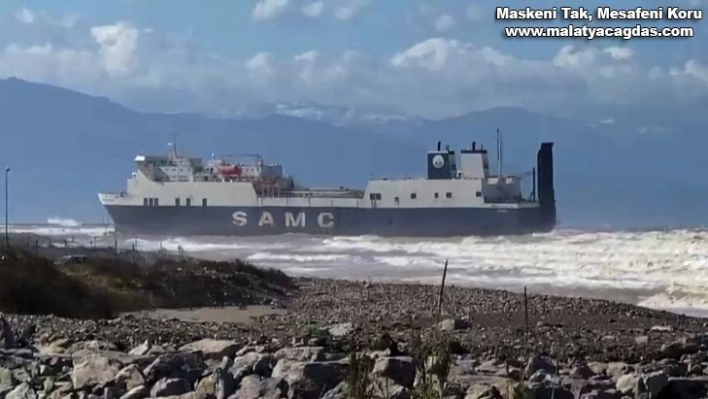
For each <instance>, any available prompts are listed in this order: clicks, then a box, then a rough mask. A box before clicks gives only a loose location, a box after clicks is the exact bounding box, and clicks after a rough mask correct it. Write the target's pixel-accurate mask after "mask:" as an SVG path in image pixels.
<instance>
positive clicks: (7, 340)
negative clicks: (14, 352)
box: [0, 316, 15, 349]
mask: <svg viewBox="0 0 708 399" xmlns="http://www.w3.org/2000/svg"><path fill="white" fill-rule="evenodd" d="M14 347H15V334H14V332H13V331H12V327H11V326H10V322H8V321H7V319H5V317H3V316H0V349H12V348H14Z"/></svg>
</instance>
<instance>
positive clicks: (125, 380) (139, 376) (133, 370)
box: [115, 364, 145, 391]
mask: <svg viewBox="0 0 708 399" xmlns="http://www.w3.org/2000/svg"><path fill="white" fill-rule="evenodd" d="M115 382H116V384H120V385H124V386H125V389H127V390H128V391H130V390H131V389H133V388H135V387H137V386H141V385H145V377H144V376H143V373H142V372H140V368H139V367H138V366H137V365H135V364H131V365H129V366H127V367H124V368H123V369H122V370H120V371H119V372H118V373H117V374H116V376H115Z"/></svg>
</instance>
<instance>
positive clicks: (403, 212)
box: [106, 205, 555, 237]
mask: <svg viewBox="0 0 708 399" xmlns="http://www.w3.org/2000/svg"><path fill="white" fill-rule="evenodd" d="M106 209H107V211H108V213H109V214H110V216H111V218H112V219H113V222H114V225H115V229H116V232H118V233H120V234H123V235H127V236H136V237H138V236H164V237H169V236H171V237H176V236H180V237H185V236H264V235H279V234H287V233H301V234H311V235H329V236H359V235H376V236H383V237H455V236H470V235H478V236H490V235H518V234H529V233H534V232H548V231H550V230H552V229H553V227H554V224H555V220H553V221H548V219H547V218H545V217H544V215H543V211H542V208H540V207H519V208H508V209H495V208H397V209H390V208H374V209H361V208H314V207H312V208H309V207H308V208H295V207H219V206H209V207H141V206H118V205H107V206H106Z"/></svg>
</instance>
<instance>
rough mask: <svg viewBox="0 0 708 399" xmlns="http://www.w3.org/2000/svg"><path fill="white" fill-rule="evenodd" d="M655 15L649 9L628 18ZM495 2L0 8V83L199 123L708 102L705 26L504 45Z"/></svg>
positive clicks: (341, 0) (46, 2)
mask: <svg viewBox="0 0 708 399" xmlns="http://www.w3.org/2000/svg"><path fill="white" fill-rule="evenodd" d="M515 3H516V2H509V4H515ZM576 3H577V4H578V5H583V6H585V7H589V8H592V7H594V6H597V5H599V4H601V3H598V2H591V1H584V2H576ZM674 3H675V4H677V5H682V6H685V7H694V8H695V7H701V6H702V4H701V3H700V0H679V1H678V2H674ZM207 4H208V5H207ZM534 4H535V5H536V6H537V7H544V6H553V5H561V3H557V2H552V1H543V0H540V1H536V2H534ZM652 4H659V2H657V1H654V0H652V1H645V2H637V3H636V4H626V5H625V6H626V7H634V6H636V5H642V6H644V7H649V6H651V5H652ZM496 5H497V3H491V2H486V1H466V0H437V1H423V0H421V1H402V0H390V1H381V0H321V1H317V0H259V1H256V0H238V1H234V0H210V1H208V2H205V1H191V0H178V1H175V0H172V1H169V0H150V1H145V0H111V1H109V0H103V1H95V0H72V1H61V2H60V1H55V0H26V1H19V0H4V1H3V2H0V49H4V51H3V53H2V57H1V58H0V76H1V77H8V76H18V77H20V78H24V79H28V80H33V81H42V82H47V83H52V84H56V85H60V86H64V87H68V88H71V89H76V90H80V91H84V92H89V93H91V94H100V95H106V96H109V97H110V98H112V99H115V100H116V101H119V102H121V103H124V104H127V105H129V106H132V107H135V108H140V109H145V110H158V111H197V112H207V113H209V112H214V111H224V112H228V111H229V110H232V109H238V108H239V107H243V106H245V105H248V104H249V103H258V102H279V101H298V102H316V103H322V104H327V105H333V106H342V107H382V108H383V107H386V108H396V109H398V110H400V111H401V112H406V113H410V114H415V115H420V116H426V117H444V116H450V115H456V114H460V113H464V112H466V111H469V110H473V109H481V108H488V107H493V106H504V105H510V106H525V107H528V108H534V107H535V108H539V109H541V110H559V109H565V108H568V109H569V110H570V109H571V108H573V109H576V110H577V109H583V107H588V106H599V107H602V106H608V107H612V106H615V105H618V104H619V105H622V104H624V103H629V102H635V103H636V102H641V101H642V100H643V99H646V98H659V97H661V98H666V99H667V100H666V105H667V106H668V105H674V106H676V105H677V104H678V105H680V104H681V102H691V101H694V102H695V101H697V99H701V98H704V97H703V96H705V95H706V91H708V58H706V52H705V48H706V46H705V44H703V45H701V44H702V43H704V42H705V39H704V38H705V31H706V27H705V21H701V22H698V23H694V24H692V25H693V26H694V27H696V29H697V32H698V36H697V37H695V38H693V39H668V40H649V39H634V40H631V41H616V40H595V41H587V40H584V39H564V40H543V39H542V40H512V39H505V38H503V37H502V35H501V30H502V28H503V26H504V24H502V23H495V22H494V21H493V15H494V14H493V13H494V6H496ZM533 25H536V26H542V25H541V24H539V23H534V24H533Z"/></svg>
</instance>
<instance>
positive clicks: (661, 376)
mask: <svg viewBox="0 0 708 399" xmlns="http://www.w3.org/2000/svg"><path fill="white" fill-rule="evenodd" d="M641 379H642V382H643V383H644V388H645V389H646V392H648V393H649V397H650V398H656V397H657V396H658V395H659V393H660V392H661V391H662V390H663V389H664V388H666V387H667V386H668V385H669V377H668V376H667V375H666V373H665V372H663V371H656V372H653V373H649V374H644V375H642V377H641Z"/></svg>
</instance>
